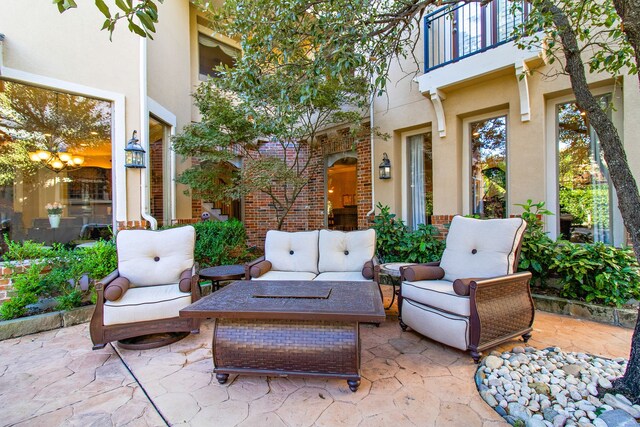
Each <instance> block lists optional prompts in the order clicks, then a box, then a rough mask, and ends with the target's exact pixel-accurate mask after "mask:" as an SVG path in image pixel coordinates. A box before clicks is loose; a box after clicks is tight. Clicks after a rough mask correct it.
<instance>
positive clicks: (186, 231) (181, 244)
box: [116, 225, 196, 287]
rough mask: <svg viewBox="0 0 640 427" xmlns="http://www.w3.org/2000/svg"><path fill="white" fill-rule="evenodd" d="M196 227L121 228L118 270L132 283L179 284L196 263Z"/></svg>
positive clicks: (118, 246) (118, 247) (118, 244)
mask: <svg viewBox="0 0 640 427" xmlns="http://www.w3.org/2000/svg"><path fill="white" fill-rule="evenodd" d="M195 241H196V230H195V229H194V228H193V227H192V226H190V225H189V226H185V227H178V228H171V229H168V230H163V231H151V230H122V231H120V232H119V233H118V236H117V238H116V246H117V250H118V271H119V273H120V276H122V277H126V278H127V279H129V280H130V281H131V287H136V286H157V285H167V284H171V283H174V284H177V283H178V282H179V281H180V274H181V273H182V272H183V271H185V270H187V269H189V268H192V267H193V265H194V255H193V252H194V247H195Z"/></svg>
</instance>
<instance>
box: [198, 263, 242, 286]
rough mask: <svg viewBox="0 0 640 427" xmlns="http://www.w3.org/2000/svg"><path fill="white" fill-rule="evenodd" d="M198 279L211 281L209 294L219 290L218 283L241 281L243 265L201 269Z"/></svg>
mask: <svg viewBox="0 0 640 427" xmlns="http://www.w3.org/2000/svg"><path fill="white" fill-rule="evenodd" d="M199 274H200V279H201V280H202V279H205V280H211V292H214V291H217V290H218V289H220V282H226V281H230V280H242V278H243V277H244V265H219V266H216V267H207V268H203V269H202V270H200V272H199Z"/></svg>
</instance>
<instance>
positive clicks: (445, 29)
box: [424, 0, 530, 73]
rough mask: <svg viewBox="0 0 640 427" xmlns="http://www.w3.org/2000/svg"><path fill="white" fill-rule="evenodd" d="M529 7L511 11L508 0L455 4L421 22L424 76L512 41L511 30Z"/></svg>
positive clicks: (511, 5) (512, 8) (522, 6)
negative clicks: (422, 26) (423, 29)
mask: <svg viewBox="0 0 640 427" xmlns="http://www.w3.org/2000/svg"><path fill="white" fill-rule="evenodd" d="M529 8H530V6H529V3H528V2H521V3H519V7H517V8H516V9H514V7H513V2H512V1H509V0H493V1H491V2H490V3H487V4H486V5H483V4H481V3H458V4H457V5H454V6H447V7H444V8H441V9H438V10H436V11H434V12H432V13H430V14H428V15H426V16H425V18H424V23H425V27H424V28H425V32H424V34H425V37H424V53H425V73H428V72H429V71H431V70H434V69H436V68H439V67H443V66H445V65H447V64H450V63H452V62H456V61H459V60H461V59H463V58H467V57H469V56H472V55H476V54H478V53H481V52H484V51H486V50H488V49H493V48H495V47H498V46H500V45H502V44H505V43H507V42H509V41H511V40H513V30H514V28H516V27H517V26H518V25H520V24H521V23H522V22H523V21H524V20H526V19H527V16H528V13H529Z"/></svg>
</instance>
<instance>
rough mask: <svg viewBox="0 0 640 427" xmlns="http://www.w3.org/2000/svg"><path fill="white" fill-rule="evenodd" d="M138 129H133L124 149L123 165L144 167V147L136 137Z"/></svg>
mask: <svg viewBox="0 0 640 427" xmlns="http://www.w3.org/2000/svg"><path fill="white" fill-rule="evenodd" d="M137 134H138V131H135V130H134V131H133V135H132V136H131V139H130V140H129V142H128V143H127V148H125V149H124V155H125V160H124V167H126V168H138V169H140V168H144V167H145V166H144V153H145V151H144V148H142V146H141V145H140V144H139V143H138V142H139V140H138V138H136V135H137Z"/></svg>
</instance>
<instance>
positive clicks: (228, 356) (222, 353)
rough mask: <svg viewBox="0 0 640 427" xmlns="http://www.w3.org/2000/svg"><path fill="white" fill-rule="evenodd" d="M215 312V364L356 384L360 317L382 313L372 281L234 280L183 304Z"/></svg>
mask: <svg viewBox="0 0 640 427" xmlns="http://www.w3.org/2000/svg"><path fill="white" fill-rule="evenodd" d="M180 316H181V317H195V318H212V317H215V318H216V325H215V329H214V332H213V344H212V350H213V364H214V372H215V373H216V379H217V380H218V382H219V383H220V384H224V383H225V382H226V381H227V379H228V377H229V374H257V375H276V376H288V375H299V376H309V377H329V378H342V379H346V380H347V383H348V384H349V388H350V389H351V391H354V392H355V391H356V390H357V389H358V386H359V385H360V336H359V329H360V322H371V323H380V322H383V321H384V319H385V314H384V308H383V306H382V302H381V301H380V292H379V290H378V286H377V284H376V283H375V282H311V281H238V282H233V283H231V284H230V285H227V286H226V287H224V288H223V289H221V290H220V291H218V292H216V293H214V294H211V295H209V296H207V297H204V298H202V299H201V300H199V301H197V302H195V303H193V304H191V305H190V306H188V307H186V308H184V309H182V310H180Z"/></svg>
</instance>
